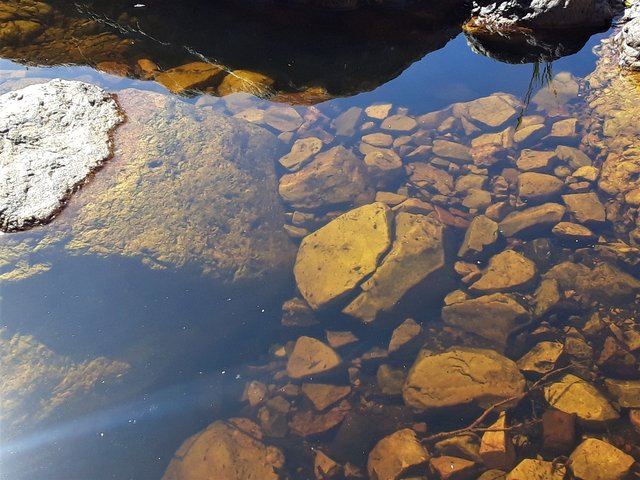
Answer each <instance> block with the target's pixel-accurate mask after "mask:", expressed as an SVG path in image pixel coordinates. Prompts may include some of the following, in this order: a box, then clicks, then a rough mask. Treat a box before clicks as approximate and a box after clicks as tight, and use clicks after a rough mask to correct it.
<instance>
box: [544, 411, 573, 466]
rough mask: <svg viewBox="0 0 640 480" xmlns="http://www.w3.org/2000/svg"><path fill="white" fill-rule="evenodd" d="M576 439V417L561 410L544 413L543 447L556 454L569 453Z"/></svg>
mask: <svg viewBox="0 0 640 480" xmlns="http://www.w3.org/2000/svg"><path fill="white" fill-rule="evenodd" d="M575 441H576V417H575V415H573V414H570V413H565V412H561V411H559V410H546V411H545V412H544V413H543V414H542V442H543V444H542V448H543V449H544V450H546V451H548V452H552V453H554V454H556V455H561V454H566V453H569V452H570V451H571V450H572V449H573V446H574V445H575Z"/></svg>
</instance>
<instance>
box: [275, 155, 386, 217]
mask: <svg viewBox="0 0 640 480" xmlns="http://www.w3.org/2000/svg"><path fill="white" fill-rule="evenodd" d="M278 191H279V193H280V196H281V197H282V198H283V199H284V200H285V201H286V202H288V203H289V204H291V205H292V206H293V207H295V208H301V209H314V208H321V207H322V208H324V207H326V206H327V205H337V204H343V203H347V204H354V203H355V204H362V203H368V202H370V201H371V200H373V197H374V192H373V190H371V189H370V187H369V186H368V185H367V172H366V167H365V165H364V164H363V163H362V161H361V160H360V159H358V157H356V156H355V155H354V154H353V152H351V151H350V150H347V149H346V148H344V147H342V146H337V147H333V148H332V149H330V150H327V151H326V152H322V153H319V154H317V155H316V156H315V158H314V159H313V161H312V162H311V163H309V164H307V165H306V166H304V167H303V168H302V169H300V170H299V171H297V172H295V173H290V174H287V175H283V176H282V178H281V179H280V186H279V188H278Z"/></svg>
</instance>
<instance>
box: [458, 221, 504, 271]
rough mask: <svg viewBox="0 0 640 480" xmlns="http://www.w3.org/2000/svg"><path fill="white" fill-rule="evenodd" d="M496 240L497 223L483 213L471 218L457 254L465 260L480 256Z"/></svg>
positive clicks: (487, 250)
mask: <svg viewBox="0 0 640 480" xmlns="http://www.w3.org/2000/svg"><path fill="white" fill-rule="evenodd" d="M497 241H498V224H497V223H496V222H494V221H493V220H491V219H490V218H488V217H486V216H484V215H478V216H477V217H474V219H473V220H471V223H470V224H469V228H467V232H466V233H465V236H464V240H463V241H462V245H461V246H460V250H458V256H459V257H460V258H465V259H467V260H474V259H477V258H482V257H483V256H485V255H486V254H487V253H491V250H492V249H493V247H494V246H495V244H496V242H497Z"/></svg>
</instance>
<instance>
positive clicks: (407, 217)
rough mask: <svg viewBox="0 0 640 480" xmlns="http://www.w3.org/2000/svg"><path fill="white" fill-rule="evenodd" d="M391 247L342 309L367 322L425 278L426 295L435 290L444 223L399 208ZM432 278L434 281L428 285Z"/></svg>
mask: <svg viewBox="0 0 640 480" xmlns="http://www.w3.org/2000/svg"><path fill="white" fill-rule="evenodd" d="M395 223H396V232H395V233H396V234H395V241H394V242H393V245H392V246H391V251H390V252H389V254H388V255H387V256H386V257H385V258H384V260H383V261H382V264H381V265H380V266H379V267H378V269H377V270H376V271H375V272H374V274H373V275H372V276H371V278H370V279H368V280H367V281H366V282H364V283H363V284H362V285H361V289H362V293H360V294H359V295H358V296H357V297H356V298H355V299H354V300H353V302H351V303H350V304H349V305H348V306H347V307H346V308H345V309H344V310H343V312H344V313H346V314H348V315H351V316H353V317H356V318H358V319H360V320H361V321H363V322H365V323H368V322H372V321H374V320H375V319H376V318H377V317H378V315H379V314H380V313H381V312H389V311H391V310H392V309H393V308H394V307H395V306H396V304H397V303H398V302H399V301H400V300H401V299H402V297H404V295H405V294H406V293H407V292H408V291H409V290H411V289H412V288H414V287H416V286H417V285H419V284H421V283H423V282H428V283H429V284H430V285H429V286H428V287H426V288H425V295H426V294H428V293H429V291H438V288H435V287H434V285H435V286H437V285H439V284H440V282H439V281H438V280H437V278H436V277H437V276H438V274H442V273H443V272H444V270H445V250H444V225H443V224H442V223H441V222H440V221H439V220H438V219H437V218H435V217H432V216H425V215H414V214H411V213H405V212H401V213H399V214H398V215H397V216H396V222H395ZM431 282H433V285H431Z"/></svg>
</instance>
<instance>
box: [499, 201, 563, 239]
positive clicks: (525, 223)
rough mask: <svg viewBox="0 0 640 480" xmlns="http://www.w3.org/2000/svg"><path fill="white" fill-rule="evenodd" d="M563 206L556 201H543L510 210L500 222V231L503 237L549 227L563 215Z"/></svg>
mask: <svg viewBox="0 0 640 480" xmlns="http://www.w3.org/2000/svg"><path fill="white" fill-rule="evenodd" d="M564 212H565V207H563V206H562V205H559V204H557V203H545V204H542V205H538V206H535V207H531V208H527V209H526V210H521V211H517V212H512V213H510V214H509V215H507V216H506V217H505V218H504V219H503V220H502V221H501V222H500V232H501V233H502V234H503V235H504V236H505V237H513V236H517V235H525V234H530V233H534V232H538V231H540V230H545V229H550V227H553V226H554V225H555V224H556V223H558V222H559V221H560V220H562V217H563V216H564Z"/></svg>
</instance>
